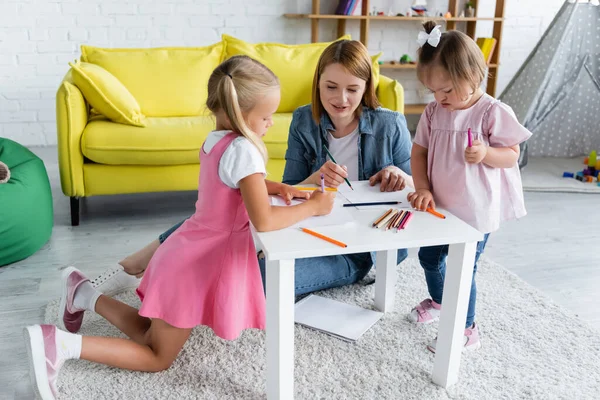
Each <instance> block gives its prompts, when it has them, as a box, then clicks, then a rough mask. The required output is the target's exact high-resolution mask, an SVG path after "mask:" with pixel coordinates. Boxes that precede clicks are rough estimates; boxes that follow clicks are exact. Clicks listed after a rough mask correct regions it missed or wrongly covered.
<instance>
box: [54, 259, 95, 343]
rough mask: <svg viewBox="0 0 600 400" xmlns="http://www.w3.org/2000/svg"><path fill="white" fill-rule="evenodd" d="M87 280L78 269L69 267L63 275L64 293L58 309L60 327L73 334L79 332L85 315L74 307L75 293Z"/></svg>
mask: <svg viewBox="0 0 600 400" xmlns="http://www.w3.org/2000/svg"><path fill="white" fill-rule="evenodd" d="M88 280H89V279H87V278H86V277H85V276H84V275H83V274H82V273H81V272H80V271H79V270H78V269H77V268H73V267H68V268H66V269H65V270H64V271H63V273H62V283H61V285H62V292H61V296H60V306H59V307H58V327H59V328H61V329H64V330H66V331H69V332H71V333H76V332H79V329H80V328H81V324H82V323H83V313H84V312H85V310H80V309H79V308H76V307H75V306H74V305H73V300H74V298H75V291H76V290H77V288H78V287H79V285H81V284H82V283H83V282H87V281H88Z"/></svg>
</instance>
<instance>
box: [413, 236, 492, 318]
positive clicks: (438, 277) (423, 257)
mask: <svg viewBox="0 0 600 400" xmlns="http://www.w3.org/2000/svg"><path fill="white" fill-rule="evenodd" d="M489 236H490V234H489V233H486V234H485V236H484V237H483V240H482V241H481V242H477V250H476V252H475V265H474V266H473V278H472V280H471V295H470V296H469V308H468V310H467V322H466V324H465V328H469V327H470V326H471V325H473V321H474V320H475V302H476V300H477V285H476V284H475V273H476V272H477V261H478V260H479V256H481V253H483V250H484V249H485V245H486V243H487V240H488V237H489ZM447 257H448V245H443V246H431V247H421V249H419V261H420V262H421V266H422V267H423V270H425V280H426V281H427V289H428V290H429V295H430V296H431V299H432V300H433V301H435V302H436V303H438V304H442V294H443V292H444V277H445V276H446V258H447Z"/></svg>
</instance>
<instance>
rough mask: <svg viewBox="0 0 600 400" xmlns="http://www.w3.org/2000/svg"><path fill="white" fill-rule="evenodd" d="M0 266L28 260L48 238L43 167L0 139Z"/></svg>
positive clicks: (48, 195)
mask: <svg viewBox="0 0 600 400" xmlns="http://www.w3.org/2000/svg"><path fill="white" fill-rule="evenodd" d="M0 182H2V183H0V266H3V265H7V264H10V263H13V262H15V261H19V260H22V259H24V258H27V257H29V256H30V255H32V254H33V253H35V252H36V251H38V250H39V249H40V248H41V247H42V246H43V245H44V244H45V243H46V242H47V241H48V239H50V235H51V234H52V225H53V223H54V217H53V207H52V192H51V191H50V182H49V181H48V174H47V173H46V167H45V166H44V163H43V162H42V160H40V158H39V157H37V156H36V155H35V154H33V153H32V152H31V151H29V150H28V149H26V148H25V147H23V146H21V145H20V144H18V143H16V142H13V141H12V140H9V139H4V138H0Z"/></svg>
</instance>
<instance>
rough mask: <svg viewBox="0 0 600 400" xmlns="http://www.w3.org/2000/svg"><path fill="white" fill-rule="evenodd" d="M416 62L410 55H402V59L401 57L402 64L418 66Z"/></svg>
mask: <svg viewBox="0 0 600 400" xmlns="http://www.w3.org/2000/svg"><path fill="white" fill-rule="evenodd" d="M416 63H417V62H416V61H413V60H412V58H410V56H409V55H408V54H404V55H402V57H400V64H416Z"/></svg>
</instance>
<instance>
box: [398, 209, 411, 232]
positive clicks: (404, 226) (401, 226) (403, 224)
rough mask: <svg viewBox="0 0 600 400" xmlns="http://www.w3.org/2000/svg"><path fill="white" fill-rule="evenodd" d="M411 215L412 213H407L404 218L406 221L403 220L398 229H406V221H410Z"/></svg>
mask: <svg viewBox="0 0 600 400" xmlns="http://www.w3.org/2000/svg"><path fill="white" fill-rule="evenodd" d="M412 216H413V213H412V212H410V211H409V212H408V217H406V219H405V220H404V222H403V223H402V225H400V229H404V228H406V225H408V221H410V219H411V218H412Z"/></svg>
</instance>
